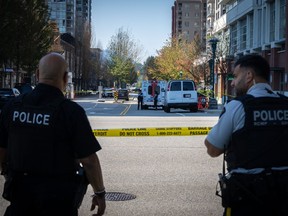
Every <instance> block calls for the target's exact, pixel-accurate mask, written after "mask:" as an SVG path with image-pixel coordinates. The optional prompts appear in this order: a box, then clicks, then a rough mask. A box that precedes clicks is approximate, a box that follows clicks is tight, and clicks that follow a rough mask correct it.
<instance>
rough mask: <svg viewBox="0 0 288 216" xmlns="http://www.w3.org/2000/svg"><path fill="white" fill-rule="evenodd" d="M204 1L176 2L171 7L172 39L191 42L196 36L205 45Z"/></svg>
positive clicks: (179, 0) (205, 6) (177, 0)
mask: <svg viewBox="0 0 288 216" xmlns="http://www.w3.org/2000/svg"><path fill="white" fill-rule="evenodd" d="M206 2H207V1H206V0H176V1H175V2H174V6H172V37H176V38H180V37H181V38H183V39H186V40H187V41H189V42H190V41H192V40H193V39H194V37H195V36H196V35H198V36H199V37H200V39H201V40H202V41H201V43H202V44H206V18H207V14H206V13H207V5H206Z"/></svg>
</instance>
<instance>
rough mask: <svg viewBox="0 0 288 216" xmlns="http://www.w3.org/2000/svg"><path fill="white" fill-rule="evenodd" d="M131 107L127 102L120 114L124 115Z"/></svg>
mask: <svg viewBox="0 0 288 216" xmlns="http://www.w3.org/2000/svg"><path fill="white" fill-rule="evenodd" d="M130 107H131V104H129V105H128V106H126V107H125V109H124V110H123V111H122V112H121V113H120V115H121V116H124V115H126V113H127V112H128V111H129V109H130Z"/></svg>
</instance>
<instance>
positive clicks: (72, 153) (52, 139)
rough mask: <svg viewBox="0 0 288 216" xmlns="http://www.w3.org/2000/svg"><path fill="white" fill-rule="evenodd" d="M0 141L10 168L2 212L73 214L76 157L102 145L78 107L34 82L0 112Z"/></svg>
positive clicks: (40, 214)
mask: <svg viewBox="0 0 288 216" xmlns="http://www.w3.org/2000/svg"><path fill="white" fill-rule="evenodd" d="M0 146H1V147H2V148H6V149H7V155H8V168H9V171H10V173H12V174H13V184H12V185H13V187H12V189H13V190H12V195H11V205H10V206H9V207H8V209H7V210H6V215H13V216H14V215H15V216H16V215H17V216H18V215H21V216H26V215H27V216H28V215H29V216H31V215H35V216H36V215H37V216H46V215H47V216H48V215H59V216H60V215H61V216H65V215H67V216H74V215H77V214H78V213H77V207H75V203H74V201H75V191H76V186H77V184H76V180H75V173H76V170H77V168H78V164H77V162H76V160H77V159H79V158H84V157H87V156H89V155H91V154H93V153H95V152H97V151H98V150H100V149H101V147H100V145H99V143H98V141H97V140H96V138H95V137H94V135H93V133H92V129H91V126H90V124H89V121H88V118H87V116H86V114H85V111H84V110H83V108H81V107H80V106H79V105H78V104H76V103H75V102H72V101H69V100H67V99H65V98H64V96H63V94H62V92H61V91H60V90H59V89H57V88H55V87H53V86H49V85H46V84H39V85H37V87H36V88H35V89H34V90H33V91H32V92H31V93H28V94H26V95H24V96H19V97H18V98H16V99H15V100H14V101H11V102H10V103H9V104H8V105H7V106H6V107H5V108H4V109H3V110H2V113H1V118H0Z"/></svg>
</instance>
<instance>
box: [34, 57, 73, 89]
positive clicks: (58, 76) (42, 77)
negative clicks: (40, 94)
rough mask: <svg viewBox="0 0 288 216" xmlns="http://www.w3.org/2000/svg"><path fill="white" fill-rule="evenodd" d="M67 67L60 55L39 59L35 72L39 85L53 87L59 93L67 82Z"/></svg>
mask: <svg viewBox="0 0 288 216" xmlns="http://www.w3.org/2000/svg"><path fill="white" fill-rule="evenodd" d="M67 67H68V64H67V62H66V61H65V59H64V58H63V56H61V55H60V54H58V53H49V54H47V55H45V56H44V57H42V58H41V60H40V62H39V68H38V71H37V78H38V80H39V83H44V84H47V85H52V86H55V87H57V88H59V89H60V90H61V91H63V90H65V88H66V85H67V81H68V76H67V72H66V70H67Z"/></svg>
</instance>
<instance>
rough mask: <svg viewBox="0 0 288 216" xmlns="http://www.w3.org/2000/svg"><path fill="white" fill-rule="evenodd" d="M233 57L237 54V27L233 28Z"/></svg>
mask: <svg viewBox="0 0 288 216" xmlns="http://www.w3.org/2000/svg"><path fill="white" fill-rule="evenodd" d="M230 38H231V55H234V53H235V52H237V25H236V24H235V25H233V26H231V37H230Z"/></svg>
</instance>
